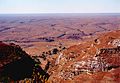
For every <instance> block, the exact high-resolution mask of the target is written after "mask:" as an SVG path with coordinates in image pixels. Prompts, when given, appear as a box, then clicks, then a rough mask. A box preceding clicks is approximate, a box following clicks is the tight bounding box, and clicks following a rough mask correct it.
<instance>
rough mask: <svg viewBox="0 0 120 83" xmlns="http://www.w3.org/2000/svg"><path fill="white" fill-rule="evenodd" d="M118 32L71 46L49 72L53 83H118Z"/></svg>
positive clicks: (119, 56) (119, 68)
mask: <svg viewBox="0 0 120 83" xmlns="http://www.w3.org/2000/svg"><path fill="white" fill-rule="evenodd" d="M119 40H120V31H119V30H118V31H112V32H109V33H104V34H102V35H100V36H99V37H98V38H97V39H95V40H93V41H87V42H86V41H85V42H83V43H81V44H78V45H75V46H71V47H69V48H67V49H66V50H65V51H63V52H62V53H61V54H60V55H58V58H57V59H56V62H57V64H56V65H55V66H54V67H53V68H51V69H50V70H49V72H52V74H51V76H50V79H49V81H50V82H53V83H56V82H58V83H61V82H63V83H64V82H65V83H70V82H71V83H74V82H75V83H79V82H80V83H84V82H85V83H101V82H102V83H119V81H120V72H119V71H120V47H119V45H120V41H119Z"/></svg>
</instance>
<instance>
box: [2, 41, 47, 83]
mask: <svg viewBox="0 0 120 83" xmlns="http://www.w3.org/2000/svg"><path fill="white" fill-rule="evenodd" d="M38 73H39V75H38ZM40 76H41V78H39V77H40ZM43 76H44V78H43ZM48 77H49V75H48V74H47V73H46V72H45V71H44V70H43V69H42V68H41V67H40V66H39V64H38V63H37V62H36V61H35V60H34V59H32V58H31V57H30V55H28V54H27V53H26V52H25V51H23V50H22V48H21V47H19V46H17V45H15V44H13V43H11V44H5V43H2V42H0V82H7V83H11V81H13V82H15V81H20V80H24V79H26V78H29V79H31V81H32V82H38V81H39V82H41V81H42V80H45V79H48ZM33 78H34V79H33ZM38 78H39V79H38Z"/></svg>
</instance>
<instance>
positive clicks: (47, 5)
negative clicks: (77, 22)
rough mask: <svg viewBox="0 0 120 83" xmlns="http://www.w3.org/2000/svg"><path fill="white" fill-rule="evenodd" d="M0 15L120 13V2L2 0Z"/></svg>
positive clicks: (119, 0) (95, 0)
mask: <svg viewBox="0 0 120 83" xmlns="http://www.w3.org/2000/svg"><path fill="white" fill-rule="evenodd" d="M0 13H120V0H0Z"/></svg>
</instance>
